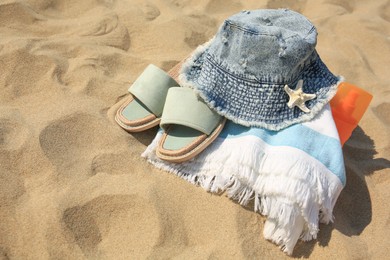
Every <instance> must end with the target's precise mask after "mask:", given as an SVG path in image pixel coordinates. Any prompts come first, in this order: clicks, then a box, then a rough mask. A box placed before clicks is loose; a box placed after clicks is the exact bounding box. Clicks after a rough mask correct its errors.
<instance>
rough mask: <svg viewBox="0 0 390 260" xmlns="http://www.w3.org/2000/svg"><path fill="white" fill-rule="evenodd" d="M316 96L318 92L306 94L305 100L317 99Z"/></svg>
mask: <svg viewBox="0 0 390 260" xmlns="http://www.w3.org/2000/svg"><path fill="white" fill-rule="evenodd" d="M316 97H317V95H316V94H305V95H304V98H303V100H304V101H308V100H312V99H315V98H316Z"/></svg>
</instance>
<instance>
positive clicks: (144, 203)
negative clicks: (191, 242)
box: [62, 195, 160, 259]
mask: <svg viewBox="0 0 390 260" xmlns="http://www.w3.org/2000/svg"><path fill="white" fill-rule="evenodd" d="M62 220H63V222H64V224H65V227H66V230H67V231H66V232H69V231H70V234H71V235H72V236H73V238H74V241H75V242H76V243H77V245H78V246H79V247H80V249H81V250H82V251H83V253H84V254H85V255H86V256H87V257H103V258H106V259H115V258H118V256H123V257H125V256H132V257H133V258H134V259H145V258H146V257H147V256H148V255H149V254H150V252H151V250H152V248H153V247H154V246H155V244H156V243H157V241H158V238H159V233H160V226H159V225H160V224H159V220H158V213H157V212H156V209H155V208H154V207H153V206H152V204H151V203H150V202H149V201H148V200H146V199H144V198H143V197H141V196H139V195H102V196H99V197H97V198H95V199H93V200H91V201H89V202H88V203H86V204H84V205H81V206H76V207H72V208H68V209H66V210H65V211H64V212H63V216H62ZM70 242H71V241H70ZM140 248H142V250H139V249H140Z"/></svg>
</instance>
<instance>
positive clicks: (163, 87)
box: [129, 64, 178, 117]
mask: <svg viewBox="0 0 390 260" xmlns="http://www.w3.org/2000/svg"><path fill="white" fill-rule="evenodd" d="M174 86H178V84H177V82H176V81H175V80H174V79H172V78H171V77H170V76H169V75H168V74H167V73H166V72H165V71H163V70H161V69H159V68H158V67H156V66H154V65H152V64H150V65H149V66H148V67H146V69H145V70H144V71H143V72H142V73H141V75H140V76H139V77H138V78H137V80H136V81H135V82H134V83H133V85H132V86H131V87H130V88H129V92H130V93H131V94H133V95H134V96H135V97H136V98H137V99H138V100H139V101H141V102H142V103H143V104H144V105H145V107H146V108H148V109H149V110H150V111H151V112H152V113H153V114H154V115H155V116H157V117H160V116H161V114H162V111H163V108H164V103H165V99H166V96H167V93H168V89H169V88H171V87H174Z"/></svg>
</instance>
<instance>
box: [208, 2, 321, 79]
mask: <svg viewBox="0 0 390 260" xmlns="http://www.w3.org/2000/svg"><path fill="white" fill-rule="evenodd" d="M316 42H317V30H316V28H315V27H314V25H313V24H312V23H311V22H310V21H309V20H308V19H307V18H306V17H304V16H303V15H301V14H299V13H296V12H294V11H291V10H288V9H278V10H271V9H267V10H254V11H242V12H241V13H238V14H236V15H233V16H231V17H230V18H228V19H227V20H225V22H224V23H223V24H222V26H221V27H220V28H219V30H218V33H217V34H216V36H215V39H214V41H213V43H212V44H211V46H210V51H209V55H210V58H211V59H213V60H214V61H215V62H216V63H217V64H219V65H220V66H221V68H222V69H225V70H227V71H228V72H231V73H233V74H235V75H246V77H247V78H252V79H255V80H257V81H260V82H268V83H271V84H278V83H280V84H285V83H289V82H291V81H294V80H296V78H297V77H298V76H299V74H300V71H301V70H302V68H303V67H304V66H305V65H306V64H307V63H309V62H310V57H311V54H312V53H313V52H314V50H315V45H316Z"/></svg>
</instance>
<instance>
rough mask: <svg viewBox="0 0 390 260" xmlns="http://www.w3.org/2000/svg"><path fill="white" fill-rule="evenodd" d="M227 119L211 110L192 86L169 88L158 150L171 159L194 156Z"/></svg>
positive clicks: (159, 154) (184, 159)
mask: <svg viewBox="0 0 390 260" xmlns="http://www.w3.org/2000/svg"><path fill="white" fill-rule="evenodd" d="M225 122H226V119H225V118H224V117H222V116H220V115H218V114H217V113H216V112H215V111H213V110H211V109H210V108H209V107H208V106H207V105H206V103H205V102H204V101H203V100H202V99H201V98H200V97H198V96H197V95H196V94H195V92H194V91H193V90H192V89H190V88H172V89H169V91H168V95H167V99H166V102H165V106H164V111H163V114H162V117H161V123H160V126H161V128H163V129H164V133H163V135H162V137H161V139H160V141H159V144H158V146H157V149H156V154H157V156H158V157H159V158H160V159H163V160H165V161H169V162H176V163H179V162H184V161H187V160H190V159H192V158H193V157H195V156H196V155H198V154H199V153H200V152H202V151H203V150H204V149H205V148H206V147H207V146H208V145H210V144H211V143H212V142H213V141H214V140H215V139H216V138H217V136H218V135H219V133H220V132H221V131H222V129H223V126H224V124H225Z"/></svg>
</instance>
